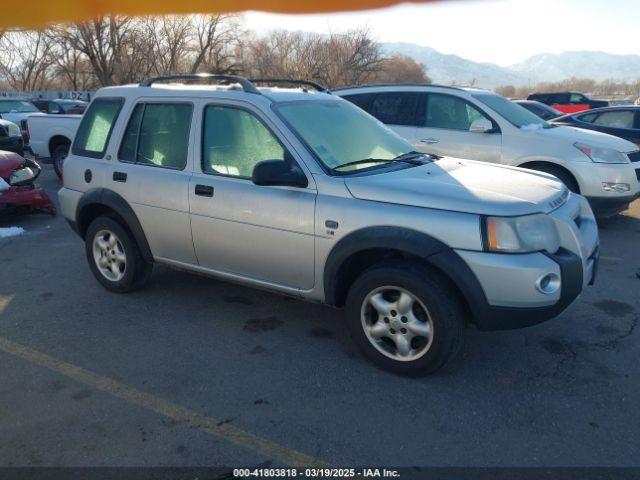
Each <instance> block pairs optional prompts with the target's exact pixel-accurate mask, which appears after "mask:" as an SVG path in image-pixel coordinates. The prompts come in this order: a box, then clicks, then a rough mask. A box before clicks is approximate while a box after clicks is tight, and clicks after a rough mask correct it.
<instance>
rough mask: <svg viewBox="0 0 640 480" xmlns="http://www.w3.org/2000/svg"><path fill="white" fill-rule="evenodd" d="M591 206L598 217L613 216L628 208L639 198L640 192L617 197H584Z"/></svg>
mask: <svg viewBox="0 0 640 480" xmlns="http://www.w3.org/2000/svg"><path fill="white" fill-rule="evenodd" d="M586 198H587V200H589V203H590V204H591V208H593V211H594V212H596V213H597V215H598V216H599V217H601V216H602V217H606V216H608V215H615V214H617V213H620V212H623V211H624V210H626V209H627V208H629V204H630V203H631V202H633V201H635V200H637V199H638V198H640V192H637V193H635V194H633V195H623V196H619V197H586Z"/></svg>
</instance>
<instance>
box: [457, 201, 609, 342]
mask: <svg viewBox="0 0 640 480" xmlns="http://www.w3.org/2000/svg"><path fill="white" fill-rule="evenodd" d="M550 216H551V217H552V218H553V219H554V220H555V222H556V225H557V228H558V232H559V235H560V240H561V242H560V243H561V249H560V250H559V251H558V252H557V253H555V254H553V255H551V254H545V253H541V252H536V253H528V254H500V253H488V252H470V251H461V250H457V251H456V252H455V253H456V254H457V255H458V256H459V257H460V258H461V259H462V260H463V261H464V263H465V265H466V267H468V269H469V270H470V272H469V273H468V274H467V275H468V276H472V277H473V278H472V279H471V280H464V279H463V280H462V285H461V281H460V279H459V278H454V280H455V281H456V283H457V284H458V285H459V286H461V291H463V292H465V293H464V294H465V297H466V298H467V302H468V303H469V305H470V306H471V312H472V315H473V321H474V323H475V324H476V325H477V327H478V328H479V329H480V330H507V329H513V328H521V327H527V326H530V325H535V324H537V323H541V322H544V321H546V320H549V319H551V318H553V317H555V316H557V315H559V314H560V313H561V312H562V311H563V310H565V309H566V308H567V307H568V306H569V305H571V303H572V302H573V301H574V300H575V299H576V298H577V297H578V296H579V295H580V293H581V292H582V290H583V289H584V288H585V287H586V286H587V285H592V284H593V282H594V280H595V277H596V273H597V269H598V261H599V257H600V251H599V246H598V245H599V243H598V231H597V225H596V222H595V219H594V217H593V213H592V211H591V209H590V208H589V205H588V203H587V201H586V200H585V199H584V198H583V197H580V196H578V195H573V194H572V195H570V196H569V198H568V200H567V202H566V203H565V204H564V205H563V206H561V207H560V208H558V209H557V210H555V211H554V212H552V213H551V214H550ZM547 274H553V275H557V276H558V277H559V278H560V287H559V288H558V289H556V290H555V291H553V292H550V293H547V292H544V291H541V290H540V289H539V288H538V286H537V285H536V284H537V280H538V279H540V278H542V277H544V276H545V275H547ZM465 290H466V291H465ZM478 290H479V291H478Z"/></svg>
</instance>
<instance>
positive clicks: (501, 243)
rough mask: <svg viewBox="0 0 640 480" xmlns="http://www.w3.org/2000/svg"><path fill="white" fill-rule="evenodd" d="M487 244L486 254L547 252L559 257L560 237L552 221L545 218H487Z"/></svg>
mask: <svg viewBox="0 0 640 480" xmlns="http://www.w3.org/2000/svg"><path fill="white" fill-rule="evenodd" d="M484 232H485V235H484V237H485V238H484V242H485V247H486V249H487V250H489V251H491V252H502V253H527V252H538V251H542V250H544V251H547V252H549V253H556V252H557V251H558V249H559V248H560V237H559V235H558V230H557V229H556V226H555V224H554V222H553V220H552V219H551V218H550V217H548V216H547V215H544V214H536V215H526V216H524V217H486V218H485V225H484Z"/></svg>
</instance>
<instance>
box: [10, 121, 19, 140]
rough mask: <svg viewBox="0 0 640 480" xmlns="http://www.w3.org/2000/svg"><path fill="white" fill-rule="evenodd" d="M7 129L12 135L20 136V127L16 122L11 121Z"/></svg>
mask: <svg viewBox="0 0 640 480" xmlns="http://www.w3.org/2000/svg"><path fill="white" fill-rule="evenodd" d="M7 131H8V132H9V136H10V137H18V136H20V129H19V128H18V126H17V125H16V124H14V123H10V124H9V125H7Z"/></svg>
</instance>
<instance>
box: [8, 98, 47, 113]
mask: <svg viewBox="0 0 640 480" xmlns="http://www.w3.org/2000/svg"><path fill="white" fill-rule="evenodd" d="M38 111H39V110H38V109H37V108H36V106H35V105H34V104H33V103H31V102H27V101H26V100H2V101H0V113H12V112H16V113H27V112H38Z"/></svg>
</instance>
